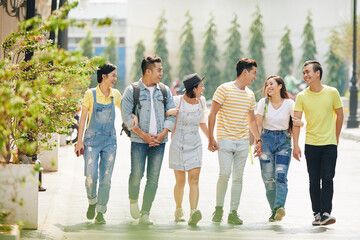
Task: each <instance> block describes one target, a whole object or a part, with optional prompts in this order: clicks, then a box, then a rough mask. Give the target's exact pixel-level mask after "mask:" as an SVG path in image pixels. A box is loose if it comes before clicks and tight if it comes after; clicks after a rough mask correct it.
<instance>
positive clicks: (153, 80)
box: [146, 62, 164, 86]
mask: <svg viewBox="0 0 360 240" xmlns="http://www.w3.org/2000/svg"><path fill="white" fill-rule="evenodd" d="M146 74H147V76H148V77H149V80H150V85H151V86H154V85H155V84H157V83H159V82H160V80H161V77H162V76H163V75H164V73H163V68H162V65H161V62H155V63H154V67H153V68H151V69H149V68H148V69H146Z"/></svg>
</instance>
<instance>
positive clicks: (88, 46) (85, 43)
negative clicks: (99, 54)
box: [79, 29, 94, 58]
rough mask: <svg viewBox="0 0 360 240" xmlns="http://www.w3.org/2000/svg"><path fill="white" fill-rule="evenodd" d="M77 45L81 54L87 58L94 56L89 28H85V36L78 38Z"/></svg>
mask: <svg viewBox="0 0 360 240" xmlns="http://www.w3.org/2000/svg"><path fill="white" fill-rule="evenodd" d="M79 46H80V48H81V54H82V55H83V56H85V57H87V58H92V57H93V56H94V47H93V39H92V33H91V30H90V29H87V33H86V37H84V38H83V39H81V40H80V42H79Z"/></svg>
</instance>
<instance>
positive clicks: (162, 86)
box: [159, 82, 167, 111]
mask: <svg viewBox="0 0 360 240" xmlns="http://www.w3.org/2000/svg"><path fill="white" fill-rule="evenodd" d="M159 87H160V90H161V93H162V95H163V104H164V110H165V111H166V100H167V91H166V87H165V84H163V83H161V82H160V83H159Z"/></svg>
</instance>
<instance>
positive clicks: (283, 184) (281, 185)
mask: <svg viewBox="0 0 360 240" xmlns="http://www.w3.org/2000/svg"><path fill="white" fill-rule="evenodd" d="M264 96H266V97H265V98H262V99H260V101H259V104H258V108H257V116H256V120H257V125H258V128H259V131H260V132H262V134H261V139H262V142H263V143H262V152H263V154H262V155H261V156H260V157H259V158H260V166H261V176H262V179H263V181H264V184H265V189H266V197H267V200H268V202H269V205H270V208H271V216H270V218H269V221H270V222H273V221H281V219H282V218H283V217H284V216H285V208H284V206H285V201H286V196H287V192H288V188H287V173H288V169H289V165H290V160H291V152H292V148H291V131H292V125H293V124H294V125H297V126H300V125H301V123H302V122H301V121H300V120H298V119H296V121H295V120H294V110H293V106H294V101H293V100H291V99H290V98H289V96H288V93H287V91H286V87H285V83H284V81H283V79H282V78H281V77H279V76H270V77H268V78H267V79H266V82H265V86H264ZM293 120H294V121H293Z"/></svg>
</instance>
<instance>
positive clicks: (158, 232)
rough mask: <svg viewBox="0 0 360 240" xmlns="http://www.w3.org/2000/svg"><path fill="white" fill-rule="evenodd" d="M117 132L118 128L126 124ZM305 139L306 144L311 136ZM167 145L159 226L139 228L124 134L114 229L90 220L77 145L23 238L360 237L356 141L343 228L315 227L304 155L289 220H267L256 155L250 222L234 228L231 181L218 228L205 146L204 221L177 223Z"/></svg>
mask: <svg viewBox="0 0 360 240" xmlns="http://www.w3.org/2000/svg"><path fill="white" fill-rule="evenodd" d="M117 128H118V129H117V130H119V126H117ZM357 130H359V129H357ZM117 132H118V133H119V132H120V131H117ZM344 132H347V131H344ZM350 132H355V131H354V130H351V131H350ZM300 138H301V141H302V144H301V146H303V141H304V132H302V133H301V136H300ZM202 140H203V144H204V146H206V145H207V140H206V139H205V137H204V136H203V138H202ZM168 148H169V144H167V147H166V152H165V157H164V161H163V166H162V170H161V175H160V181H159V187H158V191H157V195H156V198H155V201H154V204H153V208H152V210H151V215H150V217H151V218H152V220H153V221H154V223H155V224H154V225H153V226H141V225H138V223H137V221H136V220H133V219H132V218H131V216H130V212H129V201H128V194H127V186H128V176H129V172H130V141H129V139H128V138H127V137H126V136H125V135H123V136H121V137H120V136H118V149H117V150H118V151H117V158H116V164H115V168H114V173H113V176H112V188H111V192H110V200H109V203H108V211H107V213H106V214H105V219H106V221H107V224H106V225H100V226H98V225H95V224H94V223H93V221H89V220H87V219H86V210H87V206H88V203H87V199H86V192H85V186H84V182H85V178H84V176H83V159H82V158H77V157H76V156H75V154H74V153H73V147H72V146H65V147H61V148H60V159H59V171H58V172H54V173H45V174H44V175H43V185H44V187H46V188H47V191H46V192H41V193H39V225H38V230H36V231H30V230H23V231H22V236H21V239H55V240H58V239H87V240H91V239H101V240H106V239H143V240H146V239H160V240H161V239H326V240H329V239H360V228H359V226H360V218H359V215H360V205H359V198H360V188H359V187H358V185H357V184H358V183H359V182H360V174H359V170H360V157H359V154H358V149H357V148H359V144H358V142H356V141H353V140H348V139H341V141H340V145H339V157H338V164H337V169H336V171H337V172H336V177H335V184H334V188H335V194H334V201H333V204H334V206H333V215H334V216H335V217H336V218H337V223H336V224H333V225H329V226H326V227H325V226H321V227H313V226H312V225H311V222H312V212H311V205H310V197H309V193H308V175H307V170H306V162H305V158H304V157H302V158H301V161H300V162H298V161H296V160H295V159H292V163H291V166H290V169H289V174H288V180H289V182H288V185H289V193H288V198H287V203H286V216H285V217H284V219H283V221H281V222H276V223H269V222H268V221H267V219H268V217H269V214H270V211H269V207H268V204H267V201H266V197H265V188H264V185H263V183H262V180H261V175H260V166H259V162H258V159H254V164H253V165H252V164H251V163H250V158H249V159H248V162H247V165H246V168H245V174H244V180H243V191H242V196H241V201H240V207H239V211H238V212H239V214H240V218H241V219H243V220H244V224H243V225H241V226H233V225H229V224H227V214H228V212H229V205H230V204H229V202H230V184H229V188H228V191H227V195H226V199H225V206H224V210H225V211H224V218H223V222H222V223H221V224H214V223H212V222H211V217H212V213H213V211H214V207H215V196H216V182H217V178H218V162H217V154H216V153H211V152H209V151H208V150H207V148H206V147H204V149H203V152H204V156H203V167H202V170H201V171H202V172H201V175H200V199H199V206H198V208H199V209H200V210H201V212H202V215H203V219H202V220H201V221H200V222H199V224H198V226H197V227H189V226H188V225H187V223H175V222H174V211H175V203H174V200H173V186H174V183H175V181H174V176H173V172H172V171H171V170H170V169H169V168H168V154H169V152H168ZM302 150H303V147H302ZM144 182H145V179H143V180H142V185H141V191H140V193H141V195H140V197H142V194H143V189H144ZM188 193H189V188H188V186H186V188H185V193H184V200H183V208H184V211H185V217H186V218H187V219H188V217H189V212H190V211H189V208H190V207H189V203H188ZM140 204H141V198H140Z"/></svg>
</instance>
